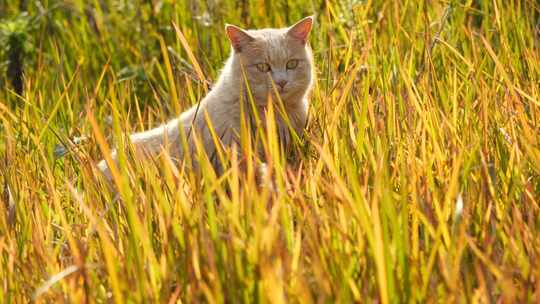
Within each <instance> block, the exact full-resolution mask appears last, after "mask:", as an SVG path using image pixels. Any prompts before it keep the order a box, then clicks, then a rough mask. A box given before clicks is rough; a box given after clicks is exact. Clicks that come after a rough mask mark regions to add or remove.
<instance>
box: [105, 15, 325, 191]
mask: <svg viewBox="0 0 540 304" xmlns="http://www.w3.org/2000/svg"><path fill="white" fill-rule="evenodd" d="M312 26H313V17H312V16H309V17H306V18H304V19H302V20H300V21H298V22H297V23H295V24H294V25H292V26H290V27H288V28H278V29H275V28H267V29H259V30H244V29H242V28H240V27H238V26H235V25H229V24H227V25H226V26H225V32H226V34H227V37H228V39H229V41H230V43H231V46H232V47H231V54H230V56H229V58H228V59H227V61H226V63H225V66H224V67H223V69H222V71H221V73H220V75H219V77H218V80H217V82H216V84H215V86H214V87H213V88H212V90H211V91H210V92H209V93H208V94H207V95H206V96H205V97H204V98H203V99H202V100H201V101H200V103H199V104H196V105H194V106H193V107H191V108H190V109H189V110H187V111H186V112H184V113H182V114H181V115H180V116H179V117H177V118H175V119H173V120H171V121H170V122H168V123H166V124H164V125H162V126H159V127H157V128H155V129H152V130H149V131H146V132H141V133H135V134H132V135H131V136H130V140H131V142H132V144H133V146H134V149H135V152H136V153H137V154H139V155H141V154H142V155H144V156H149V157H156V156H158V155H159V154H160V153H161V152H162V151H163V150H166V151H167V152H168V154H169V156H170V157H171V158H172V159H174V160H176V161H180V160H182V159H183V157H184V151H183V149H182V147H183V145H182V142H183V141H182V138H184V139H185V138H187V142H188V145H189V149H190V151H189V152H188V153H194V152H195V141H194V138H195V136H197V138H198V139H199V140H200V142H201V143H202V146H203V148H204V150H205V152H206V153H207V155H209V157H211V156H215V153H216V145H215V140H214V139H213V137H212V132H211V130H210V127H209V124H208V121H210V122H211V126H212V127H213V129H214V132H215V134H216V135H217V136H219V138H220V143H221V145H223V147H231V146H232V145H234V144H238V143H239V142H240V138H239V136H240V135H239V134H240V124H241V120H242V117H241V115H242V113H248V112H249V111H242V110H241V103H244V110H245V109H246V108H251V109H253V108H256V111H257V114H258V116H259V118H260V120H261V121H264V115H265V109H266V107H267V103H268V102H272V100H273V101H277V100H281V101H282V103H283V108H284V109H285V113H286V115H287V119H288V121H289V123H290V126H292V129H293V130H294V131H295V132H296V133H297V134H298V135H301V134H302V132H303V129H304V128H305V126H306V123H307V114H308V106H309V102H308V98H309V95H310V92H311V89H312V86H313V83H314V66H313V55H312V51H311V47H310V45H309V43H308V38H309V34H310V32H311V29H312ZM246 82H247V84H248V86H246ZM248 89H249V90H248ZM277 94H279V96H276V95H277ZM248 95H249V96H248ZM250 98H251V99H250ZM249 100H251V101H252V104H254V105H255V107H253V106H251V107H249V106H248V103H247V101H249ZM277 108H278V107H277V106H274V109H277ZM276 112H277V110H276ZM252 113H253V112H252ZM249 115H253V114H249ZM287 119H284V118H280V117H278V115H276V122H277V131H278V132H279V135H280V136H279V137H280V141H281V143H282V144H283V145H284V146H285V148H287V147H289V146H290V145H291V143H292V134H291V133H290V131H289V127H288V126H287V124H286V123H285V121H286V120H287ZM180 132H183V134H181V133H180ZM182 136H185V137H182ZM111 156H112V157H111V158H112V160H113V161H114V162H116V160H117V153H116V152H113V153H112V155H111ZM214 158H215V157H214ZM212 164H213V166H214V169H215V170H216V171H217V172H218V173H220V171H221V170H222V164H221V163H220V162H219V161H215V160H214V161H213V162H212ZM98 168H99V169H100V170H101V171H102V172H103V174H104V175H105V176H106V177H107V178H108V179H109V180H110V179H111V178H112V175H111V170H110V169H109V166H108V164H107V162H106V161H105V160H102V161H101V162H100V163H98ZM261 169H264V166H263V167H261Z"/></svg>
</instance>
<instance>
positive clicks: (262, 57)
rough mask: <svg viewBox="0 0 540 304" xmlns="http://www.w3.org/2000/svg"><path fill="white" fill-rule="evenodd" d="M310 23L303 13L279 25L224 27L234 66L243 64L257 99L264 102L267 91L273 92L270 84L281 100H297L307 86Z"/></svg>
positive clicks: (239, 68)
mask: <svg viewBox="0 0 540 304" xmlns="http://www.w3.org/2000/svg"><path fill="white" fill-rule="evenodd" d="M312 26H313V17H307V18H304V19H302V20H300V21H299V22H297V23H295V24H294V25H292V26H290V27H288V28H280V29H261V30H243V29H241V28H239V27H237V26H234V25H227V26H226V27H225V30H226V32H227V36H228V37H229V40H230V42H231V44H232V48H233V55H232V56H233V62H234V64H235V65H237V66H236V69H235V70H236V72H237V73H242V68H243V70H244V71H245V73H246V74H245V75H246V77H247V79H248V81H249V85H250V90H251V94H252V95H253V97H254V98H255V100H256V101H257V102H265V101H266V100H267V98H268V96H269V94H272V95H274V93H275V92H276V91H275V90H274V86H275V88H276V90H277V92H279V95H280V98H281V99H282V100H283V101H284V102H285V103H287V102H288V101H290V100H298V98H301V97H303V96H304V95H305V94H306V92H307V91H308V90H309V89H310V87H311V84H312V81H313V79H312V78H313V75H312V73H313V72H312V71H313V67H312V65H313V58H312V54H311V49H310V47H309V45H308V38H309V33H310V31H311V28H312ZM238 76H239V77H240V78H241V79H243V77H242V76H241V75H238Z"/></svg>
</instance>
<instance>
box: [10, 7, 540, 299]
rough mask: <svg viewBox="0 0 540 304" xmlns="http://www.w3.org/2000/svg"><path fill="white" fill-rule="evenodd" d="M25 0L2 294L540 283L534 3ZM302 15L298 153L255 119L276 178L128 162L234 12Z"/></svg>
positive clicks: (154, 295)
mask: <svg viewBox="0 0 540 304" xmlns="http://www.w3.org/2000/svg"><path fill="white" fill-rule="evenodd" d="M22 2H23V1H4V2H2V3H0V10H1V11H0V18H2V19H1V21H0V22H1V23H2V24H3V25H4V27H3V29H5V30H4V31H3V32H2V33H3V34H2V35H4V38H6V37H7V36H8V35H10V31H11V32H13V31H14V30H13V26H7V24H8V23H10V22H11V24H13V22H16V21H17V20H20V19H17V18H27V17H25V15H24V13H23V11H26V13H27V14H28V16H29V17H30V18H32V22H35V23H36V24H37V25H36V26H35V27H28V28H25V31H27V32H26V33H25V37H26V38H25V39H26V41H25V43H26V46H25V47H26V48H27V50H28V51H26V52H25V58H24V61H23V62H24V66H23V68H24V85H23V90H22V94H21V95H18V94H16V93H15V90H14V89H13V86H12V85H11V84H10V78H9V77H7V76H6V75H7V74H6V73H7V69H8V65H9V63H8V62H7V60H8V59H9V58H7V57H8V56H7V54H8V53H9V50H8V45H7V43H6V42H5V41H7V40H5V39H4V40H1V39H0V41H3V44H2V45H0V56H2V57H0V74H1V76H0V83H1V86H2V89H1V90H0V121H1V125H0V158H1V159H0V190H1V191H0V193H1V194H2V195H1V198H0V200H1V201H2V203H0V278H1V280H0V285H1V286H0V303H24V302H28V301H31V300H37V301H39V302H69V303H80V302H89V303H94V302H115V303H124V302H161V303H163V302H168V303H174V302H177V301H179V302H182V303H184V302H187V303H190V302H210V303H214V302H232V303H237V302H264V303H283V302H292V303H311V302H325V303H333V302H340V303H350V302H373V301H377V302H381V303H390V302H391V303H396V302H425V301H426V302H439V301H449V302H498V301H502V302H507V303H516V302H521V303H523V302H538V301H540V267H539V262H540V238H539V237H538V235H539V233H540V209H539V197H540V136H539V134H540V129H539V128H540V126H539V119H540V58H539V57H540V51H539V46H540V23H539V20H540V5H539V4H538V2H535V1H533V0H523V1H517V0H511V1H506V0H493V1H487V0H485V1H482V0H469V1H427V0H426V1H406V0H404V1H382V0H365V1H307V0H299V1H287V0H280V1H233V0H223V1H219V2H214V1H206V2H199V1H116V0H102V1H82V0H73V1H59V0H49V1H47V0H45V1H33V2H32V1H24V3H22ZM310 14H315V15H316V26H315V29H314V32H313V33H312V36H311V45H312V47H313V49H314V54H315V62H316V66H317V78H318V81H317V84H316V86H315V89H314V92H313V95H312V98H311V109H310V120H309V124H308V127H307V130H306V133H305V134H304V140H303V142H302V143H301V144H300V145H299V147H298V148H297V150H298V151H297V153H296V157H295V158H296V161H291V160H290V159H289V160H287V158H288V155H284V153H283V152H282V151H280V148H279V146H278V145H277V142H276V140H275V134H273V133H272V132H271V131H272V130H271V129H270V132H266V133H264V132H263V133H261V136H260V137H261V139H263V138H265V140H262V141H263V142H264V143H265V144H264V148H265V151H266V154H267V155H268V158H269V162H268V164H269V170H270V172H271V174H272V177H273V180H274V183H275V190H274V191H269V190H268V189H266V188H260V187H257V186H256V185H257V183H256V179H255V177H254V174H253V172H254V171H255V169H254V168H252V167H249V166H248V168H247V174H243V173H242V172H241V171H240V170H239V169H238V166H237V164H238V161H239V160H238V159H236V158H235V157H231V154H229V155H227V153H225V154H224V155H223V157H224V158H231V159H230V161H231V163H232V164H231V166H230V167H229V168H228V170H227V171H226V174H224V175H223V176H221V177H220V176H216V175H215V174H213V172H212V170H211V169H210V167H209V165H208V163H207V162H204V161H203V163H202V164H203V165H202V167H203V174H202V175H201V176H195V175H194V173H193V172H190V171H189V170H184V169H183V168H179V167H177V166H174V165H172V164H171V162H169V161H167V158H166V157H164V158H162V159H160V160H158V161H156V162H151V161H143V160H129V161H128V159H129V157H127V156H128V155H127V154H129V153H127V152H128V151H129V149H125V148H122V147H126V145H128V143H127V142H126V136H125V135H126V134H127V133H129V132H133V131H140V130H146V129H148V128H151V127H154V126H157V125H159V124H160V123H162V122H164V121H166V120H167V119H168V118H171V117H173V116H174V115H176V114H178V113H180V112H182V111H183V110H185V109H187V108H188V107H189V106H191V105H193V104H195V103H196V102H197V101H198V100H200V98H201V97H202V96H204V94H205V93H206V92H207V90H208V89H209V88H211V83H212V80H213V79H215V78H216V76H217V75H218V73H219V68H220V67H221V65H222V62H223V61H224V59H225V58H226V57H227V56H228V53H229V48H230V47H229V45H228V43H227V39H226V37H225V36H224V31H223V28H224V23H225V22H227V23H235V24H238V25H241V26H244V27H248V28H257V27H269V26H276V27H277V26H285V25H287V24H291V23H292V22H294V21H296V20H298V19H300V18H301V17H303V16H306V15H310ZM273 111H274V112H276V113H278V112H279V109H278V107H274V108H273ZM243 138H244V141H245V142H244V143H243V144H242V149H243V153H244V155H248V156H249V155H252V154H253V149H252V147H251V145H250V142H249V141H248V140H247V138H248V137H247V136H244V137H243ZM112 147H121V149H120V151H125V152H126V153H121V155H122V156H121V161H120V163H121V166H119V168H118V171H117V174H116V177H115V181H114V182H115V185H116V187H117V188H118V195H116V194H115V193H114V192H112V191H111V190H110V189H109V188H108V187H107V185H106V184H105V183H103V181H102V179H100V178H98V174H97V172H96V170H95V167H94V164H95V163H96V162H97V161H98V160H99V159H101V158H102V157H103V155H104V154H103V152H104V151H105V150H106V149H108V148H112ZM232 155H235V154H232ZM191 157H198V156H197V155H192V156H191ZM202 157H203V158H204V156H202ZM289 158H290V157H289Z"/></svg>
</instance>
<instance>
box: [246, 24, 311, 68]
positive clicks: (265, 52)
mask: <svg viewBox="0 0 540 304" xmlns="http://www.w3.org/2000/svg"><path fill="white" fill-rule="evenodd" d="M247 32H248V33H249V35H250V36H252V37H253V38H255V41H253V42H251V43H250V46H249V47H248V48H246V54H245V55H247V56H249V57H251V58H252V59H263V58H264V59H269V60H285V59H287V58H288V57H290V56H291V54H295V53H298V52H300V51H301V50H302V49H303V48H304V46H303V45H302V44H301V43H299V42H297V41H294V40H293V39H291V38H290V37H288V36H287V29H286V28H282V29H260V30H248V31H247Z"/></svg>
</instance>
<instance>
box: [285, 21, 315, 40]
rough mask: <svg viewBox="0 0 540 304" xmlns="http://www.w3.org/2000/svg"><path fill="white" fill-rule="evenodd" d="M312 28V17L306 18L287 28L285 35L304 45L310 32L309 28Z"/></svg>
mask: <svg viewBox="0 0 540 304" xmlns="http://www.w3.org/2000/svg"><path fill="white" fill-rule="evenodd" d="M312 27H313V16H309V17H306V18H304V19H302V20H300V21H298V22H296V23H295V24H294V25H293V26H291V27H289V30H288V31H287V35H289V36H290V37H292V38H294V39H297V40H300V41H301V42H302V43H304V44H305V43H306V42H307V39H308V37H309V33H310V32H311V28H312Z"/></svg>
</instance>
